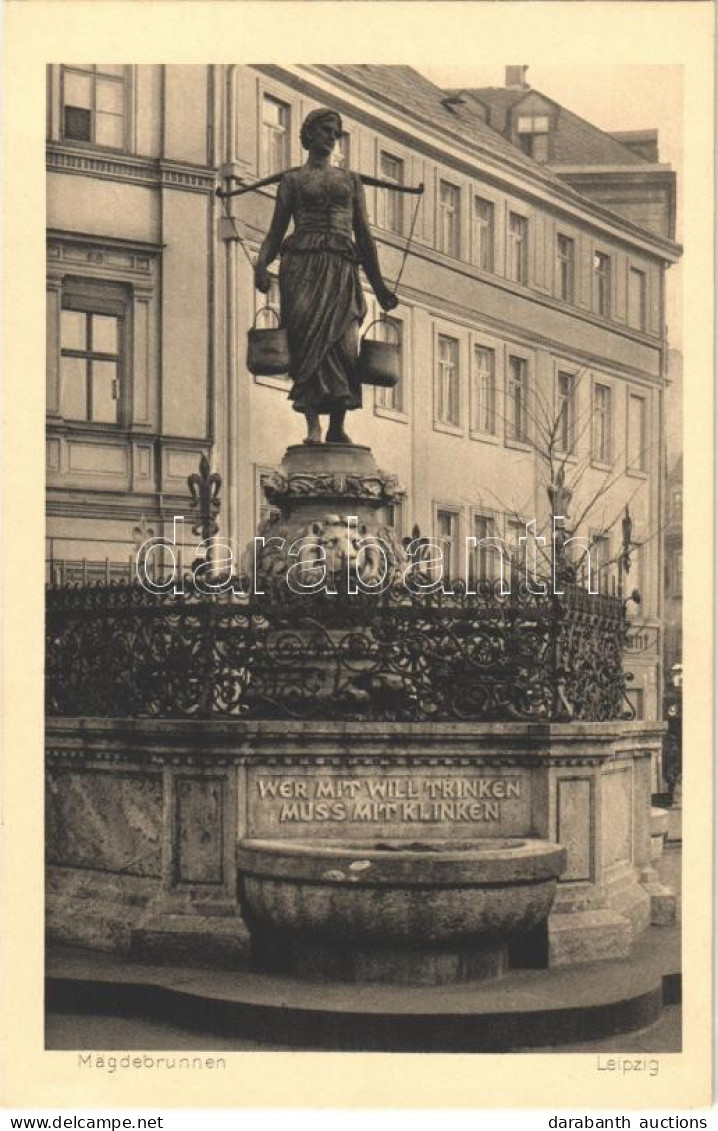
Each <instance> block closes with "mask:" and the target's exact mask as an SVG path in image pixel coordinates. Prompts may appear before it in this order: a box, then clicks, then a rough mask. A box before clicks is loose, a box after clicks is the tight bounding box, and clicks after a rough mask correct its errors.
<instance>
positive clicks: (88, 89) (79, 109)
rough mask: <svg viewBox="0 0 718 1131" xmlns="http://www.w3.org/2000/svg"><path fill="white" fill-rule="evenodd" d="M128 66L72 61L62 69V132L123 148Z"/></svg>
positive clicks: (69, 138)
mask: <svg viewBox="0 0 718 1131" xmlns="http://www.w3.org/2000/svg"><path fill="white" fill-rule="evenodd" d="M127 86H128V79H127V68H126V67H124V66H120V65H110V64H106V63H100V64H97V65H90V66H83V65H81V64H79V63H73V64H72V66H63V68H62V135H63V137H64V139H65V141H86V142H90V143H91V144H93V145H102V146H105V147H106V148H108V149H124V147H125V133H126V130H125V126H126V120H127Z"/></svg>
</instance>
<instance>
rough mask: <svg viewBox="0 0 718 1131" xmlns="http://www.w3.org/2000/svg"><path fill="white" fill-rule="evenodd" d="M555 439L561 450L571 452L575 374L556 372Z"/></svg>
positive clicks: (574, 411) (573, 431)
mask: <svg viewBox="0 0 718 1131" xmlns="http://www.w3.org/2000/svg"><path fill="white" fill-rule="evenodd" d="M557 383H558V389H557V401H558V404H557V408H558V416H557V422H558V429H557V436H556V439H557V440H558V444H559V449H560V450H561V451H562V452H569V453H570V452H573V449H574V444H575V442H576V374H575V373H563V372H560V371H559V374H558V381H557Z"/></svg>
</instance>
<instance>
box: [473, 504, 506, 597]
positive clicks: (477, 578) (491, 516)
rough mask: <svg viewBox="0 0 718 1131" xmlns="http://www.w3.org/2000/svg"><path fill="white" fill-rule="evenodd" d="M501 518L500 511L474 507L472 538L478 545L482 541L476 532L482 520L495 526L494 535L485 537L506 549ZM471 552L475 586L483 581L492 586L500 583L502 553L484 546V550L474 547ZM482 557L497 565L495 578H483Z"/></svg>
mask: <svg viewBox="0 0 718 1131" xmlns="http://www.w3.org/2000/svg"><path fill="white" fill-rule="evenodd" d="M501 517H502V516H501V512H500V511H495V510H492V509H491V508H490V507H472V510H471V537H472V538H475V539H476V541H477V543H478V542H479V541H480V539H479V537H478V533H477V530H476V524H477V521H479V520H481V521H485V522H489V523H491V524H492V525H493V534H491V533H490V534H487V535H485V537H487V538H492V537H493V538H496V539H497V541H499V542H500V543H501V545H502V546H504V547H505V546H506V542H505V540H504V537H503V530H502V523H501ZM471 551H472V552H471V571H470V580H471V582H472V583H473V584H474V585H477V584H478V583H479V582H481V581H488V582H490V583H492V584H493V583H494V582H496V581H499V580H500V579H501V565H500V563H499V560H498V559H499V557H500V551H499V550H495V549H491V548H490V547H486V546H484V547H483V548H482V547H480V546H479V545H476V546H472V547H471ZM482 557H483V558H484V560H486V559H491V560H493V561H494V562H495V563H496V570H495V572H494V575H493V577H490V576H483V575H482V574H481V572H480V570H479V563H480V561H481V558H482ZM510 572H511V571H510V569H509V570H508V574H509V576H510Z"/></svg>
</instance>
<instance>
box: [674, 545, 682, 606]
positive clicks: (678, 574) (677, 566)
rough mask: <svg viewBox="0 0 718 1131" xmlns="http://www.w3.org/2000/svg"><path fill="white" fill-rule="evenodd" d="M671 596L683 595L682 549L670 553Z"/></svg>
mask: <svg viewBox="0 0 718 1131" xmlns="http://www.w3.org/2000/svg"><path fill="white" fill-rule="evenodd" d="M671 567H672V568H671V596H672V597H682V596H683V551H682V550H674V551H673V554H672V555H671Z"/></svg>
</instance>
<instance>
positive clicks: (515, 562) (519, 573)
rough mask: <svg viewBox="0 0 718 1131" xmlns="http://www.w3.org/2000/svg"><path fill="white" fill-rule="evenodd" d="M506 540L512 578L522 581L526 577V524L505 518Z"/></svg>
mask: <svg viewBox="0 0 718 1131" xmlns="http://www.w3.org/2000/svg"><path fill="white" fill-rule="evenodd" d="M521 538H523V539H524V541H523V543H522V542H521V541H520V539H521ZM506 540H507V542H508V551H509V554H510V556H511V574H512V576H513V577H517V578H519V579H520V580H523V579H525V576H526V546H527V542H528V535H527V533H526V523H525V522H521V520H520V519H518V518H515V517H510V518H507V519H506Z"/></svg>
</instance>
